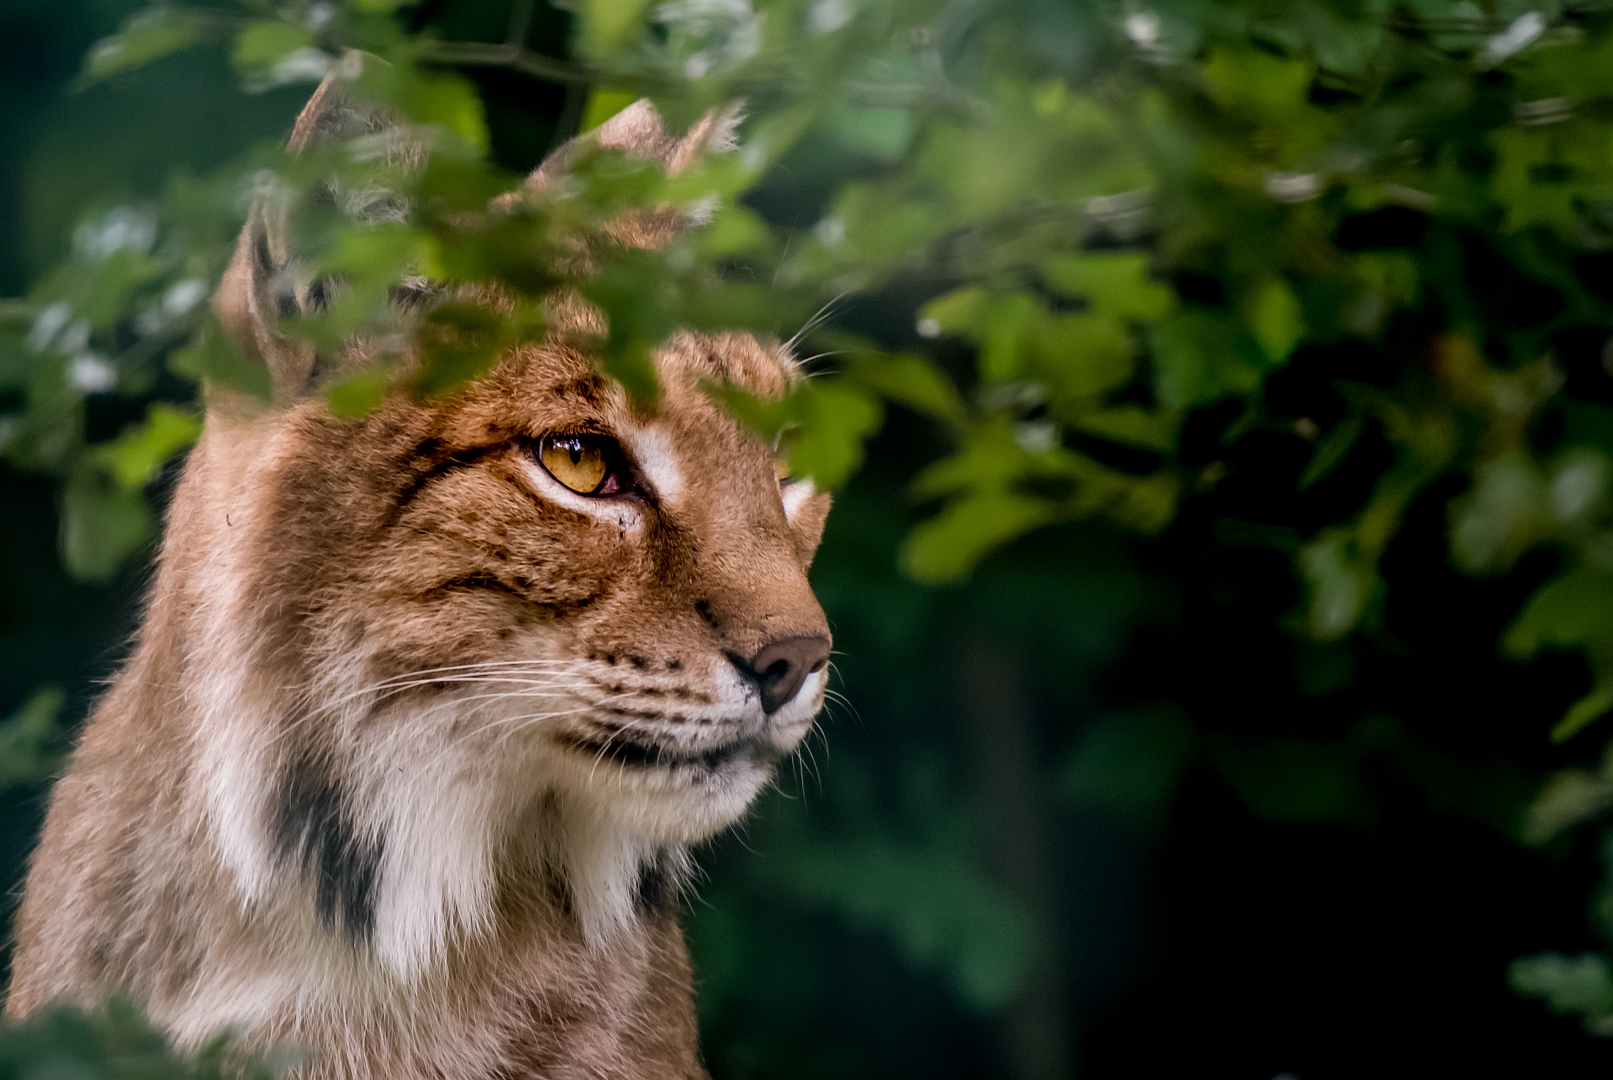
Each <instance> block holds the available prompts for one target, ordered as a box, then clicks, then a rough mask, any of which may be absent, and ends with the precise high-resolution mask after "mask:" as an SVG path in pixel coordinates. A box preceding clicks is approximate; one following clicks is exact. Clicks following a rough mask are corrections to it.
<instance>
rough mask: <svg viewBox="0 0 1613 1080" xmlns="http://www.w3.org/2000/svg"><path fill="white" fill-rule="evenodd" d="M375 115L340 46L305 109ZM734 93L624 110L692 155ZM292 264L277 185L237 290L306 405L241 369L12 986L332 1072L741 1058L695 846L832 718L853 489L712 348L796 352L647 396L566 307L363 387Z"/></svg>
mask: <svg viewBox="0 0 1613 1080" xmlns="http://www.w3.org/2000/svg"><path fill="white" fill-rule="evenodd" d="M373 123H375V119H374V117H373V116H372V115H370V114H368V113H366V112H365V111H364V110H363V109H362V108H360V107H358V106H356V105H354V104H353V103H351V102H350V101H349V100H348V98H347V97H346V95H345V93H344V91H343V89H342V86H341V85H340V84H337V83H335V82H333V81H332V82H327V83H326V84H325V85H323V86H321V88H320V90H319V91H318V93H317V94H316V95H315V97H314V99H313V100H312V101H311V102H310V103H309V105H308V107H307V108H306V109H305V110H304V112H303V115H302V117H301V118H300V119H299V121H298V126H297V131H296V134H295V135H294V136H293V146H294V147H300V146H302V145H304V144H307V143H309V142H311V141H317V140H318V139H320V138H322V137H326V136H328V135H329V133H331V132H340V131H342V130H346V129H350V128H352V127H353V126H355V125H357V126H359V127H362V126H363V125H366V124H373ZM729 126H731V125H730V124H728V123H727V122H726V118H724V117H722V116H711V117H708V118H707V119H706V120H705V121H703V122H702V123H701V124H700V125H698V126H697V127H696V128H695V129H693V130H692V131H691V132H690V133H689V134H688V135H686V136H682V137H676V136H672V135H669V134H668V133H667V132H666V131H665V130H664V129H663V127H662V124H661V122H660V119H659V118H658V117H657V116H656V114H655V113H654V111H653V110H652V109H650V108H649V107H648V105H647V104H643V103H641V104H640V105H638V106H634V107H633V108H632V109H629V110H628V111H627V112H626V113H624V114H622V115H620V116H619V117H618V118H617V119H616V120H614V121H612V122H610V123H609V124H607V125H606V126H605V127H604V128H602V129H600V130H599V131H598V133H597V135H596V136H593V137H595V138H598V139H599V140H600V142H601V143H603V144H604V145H607V146H616V147H620V148H622V149H624V150H626V151H628V152H629V153H632V154H636V155H638V156H640V157H644V158H649V159H652V160H655V161H657V162H659V163H661V164H663V165H664V166H665V167H666V168H668V169H669V170H676V169H679V168H682V167H683V166H684V165H685V164H687V162H688V161H689V160H690V159H691V158H692V157H693V156H694V155H695V154H697V153H699V152H701V151H702V150H704V149H707V148H716V149H721V145H720V144H721V141H722V140H723V139H725V138H726V137H727V134H726V128H727V127H729ZM401 152H403V153H409V152H412V151H410V150H409V149H408V148H405V149H404V150H403V151H401ZM566 153H567V151H562V152H561V153H560V155H559V156H558V159H557V160H552V161H551V162H549V163H546V164H545V166H543V167H542V168H541V169H540V170H539V171H538V173H536V174H534V177H533V179H532V180H531V181H530V183H532V184H539V185H541V184H545V183H549V182H552V178H553V177H554V176H555V175H556V174H557V173H558V172H560V171H562V170H563V169H564V167H565V155H566ZM675 226H676V223H675V222H674V223H671V224H669V223H668V221H667V220H665V219H664V217H656V216H655V215H648V216H645V217H643V218H640V219H633V220H628V221H626V222H624V223H623V225H622V227H621V229H620V232H621V236H620V237H619V239H620V241H621V242H623V243H630V244H639V245H641V246H652V245H654V244H657V243H659V242H662V241H663V240H664V239H665V237H666V236H667V235H670V233H669V230H670V229H672V228H674V227H675ZM292 262H293V260H292V255H291V254H290V253H288V251H287V249H286V240H285V230H284V228H283V223H277V222H275V221H274V220H273V218H272V216H271V215H269V214H267V213H265V212H255V213H254V216H253V219H252V220H251V221H250V222H249V223H248V225H247V227H246V229H245V231H244V232H243V234H242V237H241V240H240V243H239V246H238V248H237V251H236V255H235V259H234V262H233V263H232V264H231V266H230V269H229V271H228V272H227V273H226V275H225V279H224V282H223V285H222V286H221V288H220V291H219V295H218V296H217V298H216V299H215V306H216V308H217V310H218V312H219V314H220V318H221V321H222V322H223V323H224V325H225V326H226V327H228V328H229V330H230V332H231V333H232V334H233V335H234V336H235V337H236V338H237V339H238V341H239V342H240V343H241V344H242V346H243V347H244V349H245V350H246V352H247V353H248V354H249V355H250V356H252V357H254V358H255V359H256V361H257V362H260V363H263V364H264V365H266V366H267V367H268V368H269V370H270V373H271V375H272V378H273V383H274V390H275V397H276V400H277V402H278V404H277V407H275V408H273V409H263V408H259V409H249V408H242V407H238V406H239V403H238V402H235V403H232V400H231V399H230V397H229V395H227V394H217V395H214V396H213V397H212V398H211V399H210V408H209V413H208V418H207V422H206V426H205V432H204V434H203V436H202V439H201V441H200V442H199V444H198V445H197V446H196V448H195V450H194V451H193V452H192V454H191V456H190V458H189V460H188V462H187V464H186V466H185V470H184V475H183V479H182V481H181V482H180V484H179V486H178V489H177V491H176V493H175V495H174V498H173V501H172V504H171V507H170V510H169V513H168V520H167V525H166V533H165V536H164V539H163V543H162V548H161V554H160V559H159V568H158V572H157V575H156V579H155V582H154V585H153V587H152V590H151V594H150V597H149V601H148V607H147V611H146V615H145V619H144V622H143V625H142V627H141V629H140V632H139V634H138V638H137V642H136V647H135V649H134V651H133V653H132V655H131V658H130V659H129V661H128V663H127V664H126V666H125V667H124V669H123V670H122V672H121V673H120V674H119V675H118V677H117V678H116V680H115V682H114V684H113V685H112V688H111V690H110V692H109V693H108V694H107V695H106V697H105V699H104V700H103V701H102V702H101V704H100V705H99V706H98V708H97V709H96V711H95V713H94V715H93V716H92V717H91V718H90V721H89V723H88V726H87V728H86V729H85V731H84V734H83V736H82V739H81V741H80V744H79V746H78V748H77V751H76V753H75V755H74V758H73V762H72V766H71V768H70V770H69V771H68V773H67V775H66V776H65V777H64V778H63V779H62V780H61V781H60V782H59V783H58V785H57V787H56V789H55V791H54V793H53V796H52V801H51V806H50V812H49V816H48V820H47V823H46V827H45V833H44V838H43V840H42V842H41V844H40V846H39V849H38V851H37V853H36V854H35V856H34V858H33V861H32V865H31V869H30V873H29V877H28V881H27V886H26V892H25V895H24V898H23V902H22V906H21V910H20V913H19V916H18V920H17V929H16V936H17V940H16V954H15V962H14V976H13V981H12V985H11V990H10V996H9V1000H8V1003H7V1009H8V1011H9V1012H10V1013H11V1014H13V1015H24V1014H27V1013H29V1012H32V1011H34V1010H37V1009H40V1008H41V1007H44V1006H46V1005H48V1004H50V1003H52V1002H57V1001H65V1002H72V1003H80V1004H92V1003H94V1002H96V1001H99V1000H102V999H104V998H106V997H108V996H109V995H122V996H126V997H129V998H132V999H134V1000H136V1001H138V1002H139V1003H141V1004H142V1005H143V1006H144V1007H145V1008H146V1009H147V1010H148V1011H149V1013H150V1015H151V1016H152V1017H153V1018H154V1020H155V1021H156V1022H157V1023H158V1024H160V1025H161V1026H163V1027H164V1028H166V1029H167V1030H168V1031H169V1032H170V1033H172V1035H173V1036H174V1037H175V1038H176V1039H178V1040H179V1041H180V1042H181V1043H182V1044H188V1045H196V1044H198V1043H200V1042H202V1041H205V1040H206V1039H208V1038H210V1037H212V1036H213V1035H214V1034H216V1033H217V1032H219V1031H221V1030H224V1029H234V1030H235V1031H236V1032H238V1033H240V1034H241V1035H242V1036H243V1037H244V1040H245V1042H246V1043H247V1045H249V1046H252V1047H270V1046H289V1047H297V1048H301V1049H302V1051H303V1052H304V1053H305V1055H306V1056H305V1059H304V1060H305V1064H304V1065H303V1066H301V1071H300V1073H299V1075H303V1076H307V1077H310V1078H314V1077H317V1078H333V1080H334V1078H343V1080H349V1078H350V1080H359V1078H376V1080H380V1078H388V1080H402V1078H409V1077H439V1078H457V1077H467V1078H468V1077H492V1076H508V1077H515V1076H530V1077H572V1076H577V1077H581V1076H589V1077H599V1076H612V1077H652V1076H653V1077H679V1076H683V1077H698V1076H703V1075H704V1072H703V1070H702V1068H701V1065H700V1063H699V1057H698V1052H697V1046H696V1034H695V1023H694V1014H693V1007H692V1001H691V986H690V974H689V968H688V959H687V955H686V953H685V949H684V945H683V939H682V932H681V930H680V927H679V924H678V894H679V889H680V885H681V882H682V880H683V876H684V874H685V872H686V869H687V865H688V856H687V854H686V851H687V847H688V845H690V844H691V843H694V842H696V841H699V840H701V839H702V838H705V837H707V836H710V835H712V834H713V833H714V832H716V831H718V830H721V829H722V828H724V827H725V826H727V825H729V824H730V823H732V822H733V821H735V820H736V819H737V818H738V817H739V816H740V815H741V814H742V813H743V812H744V811H745V809H746V807H747V806H748V804H749V803H750V802H751V800H752V799H753V798H754V796H755V795H756V793H757V792H758V791H759V790H760V789H761V787H762V786H763V785H764V784H766V783H767V782H768V780H769V779H770V777H771V774H772V772H773V770H774V768H775V766H776V764H777V763H778V762H779V760H780V759H781V758H783V757H785V756H787V755H789V754H790V753H791V752H792V751H793V750H794V749H795V747H796V746H797V744H798V743H799V742H800V740H801V739H802V738H803V737H804V735H805V733H806V732H807V731H808V729H809V727H810V726H811V724H812V723H813V719H814V717H815V715H816V713H817V712H818V710H819V708H820V706H821V704H822V701H823V694H824V689H825V680H826V678H827V674H826V662H827V660H828V655H829V634H828V628H827V624H826V622H825V619H824V616H823V612H822V611H821V609H820V608H819V606H818V603H817V601H816V600H815V599H814V597H813V595H812V591H811V588H810V586H809V585H808V583H807V576H806V571H807V567H808V565H809V563H810V562H811V559H812V556H813V553H814V551H815V549H816V547H817V544H818V539H819V536H820V534H821V531H822V527H823V522H824V518H825V515H826V514H827V512H828V499H827V496H826V495H823V494H819V493H817V492H815V491H814V490H813V489H812V486H811V484H810V483H809V482H807V481H795V482H792V481H789V480H784V481H781V480H780V479H779V478H778V476H777V474H776V472H775V464H774V461H773V453H772V450H771V449H770V447H768V446H767V445H765V444H764V443H763V441H762V440H761V439H760V438H759V437H758V436H756V435H755V434H754V433H752V432H750V431H749V430H747V429H744V428H742V427H741V426H739V425H738V424H737V423H736V422H735V421H734V420H732V419H731V418H730V417H729V416H728V415H726V414H725V413H724V412H723V411H722V410H721V409H720V408H719V407H717V406H716V405H714V404H713V403H712V401H711V400H710V399H709V397H708V395H707V394H706V393H705V392H704V391H703V390H702V385H703V384H704V383H706V382H708V381H713V380H716V381H726V382H729V383H732V384H735V385H738V386H740V387H743V388H745V389H746V390H748V391H749V392H751V393H753V394H757V395H761V396H776V395H779V394H783V393H785V392H787V391H788V389H789V387H790V386H791V385H792V384H794V383H795V382H796V380H798V379H799V378H800V376H799V374H798V373H797V371H796V369H795V365H794V363H793V361H792V360H791V359H790V358H789V357H788V356H787V355H785V354H784V352H783V350H782V349H781V348H780V347H778V346H776V345H768V344H764V343H761V342H758V341H757V340H755V339H753V338H751V337H749V336H744V335H738V334H727V335H698V334H694V333H689V332H680V333H678V334H676V335H674V336H673V338H672V339H670V341H669V343H668V344H666V345H665V346H663V347H662V348H661V349H660V351H659V352H658V354H657V355H656V357H655V364H656V368H657V371H658V374H659V378H660V385H661V394H660V397H659V401H658V403H657V405H656V407H655V408H654V409H653V410H649V409H645V408H641V407H638V406H636V405H635V404H634V403H633V402H631V401H630V400H629V399H628V398H627V397H626V396H625V394H624V392H623V391H622V390H621V388H620V387H619V386H617V385H616V384H615V383H613V382H611V381H609V380H607V379H605V378H603V377H601V376H600V375H599V374H598V368H597V365H596V362H595V358H594V357H592V356H590V355H589V354H588V351H587V349H586V348H585V347H584V346H582V345H580V344H578V342H580V341H582V340H584V339H583V338H580V337H576V336H572V337H567V336H565V335H564V334H560V335H557V336H555V337H554V338H553V339H551V340H550V341H549V342H548V343H546V344H541V345H534V346H527V347H521V348H518V349H515V350H513V351H510V352H509V353H507V354H506V355H503V356H501V357H500V358H499V359H498V360H497V362H496V363H495V364H494V366H493V367H492V368H491V369H490V370H489V371H488V372H487V373H486V374H485V375H483V376H481V377H479V378H478V379H476V380H475V381H474V382H472V383H471V384H469V385H468V386H467V387H465V388H464V389H462V390H461V391H459V392H456V393H454V394H452V395H448V396H445V397H442V398H441V399H430V400H426V401H424V402H422V401H417V400H414V399H412V398H410V397H409V396H407V395H406V394H402V393H398V394H390V395H389V396H388V397H387V398H386V400H385V402H384V404H383V405H382V406H381V407H380V408H379V409H377V410H376V411H374V412H372V413H370V414H369V415H367V416H365V417H363V418H361V419H358V420H349V419H340V418H337V417H334V416H332V415H331V413H330V412H329V410H328V407H327V406H326V404H325V399H324V397H323V395H322V394H321V393H320V392H319V388H320V385H321V383H320V380H321V378H323V377H325V375H324V374H322V373H323V372H325V368H326V367H327V365H328V364H329V362H330V360H329V358H324V357H319V356H316V355H314V354H313V352H312V351H311V349H310V348H305V347H303V346H301V345H297V344H295V343H292V342H290V341H289V340H288V339H286V338H284V337H282V336H281V335H280V334H278V333H277V332H276V320H277V318H280V317H282V315H283V314H286V313H289V312H290V311H291V310H294V309H298V308H301V309H304V310H306V309H307V308H308V307H309V306H310V305H313V304H317V303H318V301H319V297H318V295H317V294H318V291H319V290H318V289H317V287H316V286H317V283H313V284H309V283H307V282H301V281H300V280H299V279H298V277H297V275H296V274H293V273H289V272H288V267H290V266H291V265H292ZM561 306H562V307H565V305H561ZM572 308H573V310H572V311H571V313H570V315H569V316H568V317H570V318H571V319H572V320H573V321H581V322H587V320H588V319H590V318H595V319H597V316H594V315H591V313H590V312H588V311H587V310H586V309H585V308H584V307H583V306H582V305H581V303H580V301H578V302H573V303H572ZM562 314H564V312H562ZM562 321H563V320H562ZM354 347H355V348H357V347H360V346H354ZM340 362H341V358H339V357H338V358H337V363H340Z"/></svg>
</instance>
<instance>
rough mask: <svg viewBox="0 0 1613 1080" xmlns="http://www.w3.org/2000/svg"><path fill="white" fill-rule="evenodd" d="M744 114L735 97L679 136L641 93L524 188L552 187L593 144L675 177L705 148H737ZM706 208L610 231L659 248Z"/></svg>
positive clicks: (663, 213)
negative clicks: (738, 132) (637, 160)
mask: <svg viewBox="0 0 1613 1080" xmlns="http://www.w3.org/2000/svg"><path fill="white" fill-rule="evenodd" d="M743 119H744V107H743V105H742V104H741V103H740V102H734V103H733V104H731V105H728V106H727V107H726V108H722V109H712V110H710V111H709V112H707V113H706V115H704V116H702V117H701V118H700V120H699V121H698V122H696V123H695V125H694V126H693V127H691V128H690V129H689V130H688V131H687V132H685V133H684V134H683V135H674V134H672V133H670V132H668V131H667V129H666V124H665V123H664V122H663V121H662V119H661V114H660V113H658V112H656V111H655V106H654V105H652V104H650V102H649V100H648V99H647V98H640V99H639V100H638V101H635V102H634V103H633V104H631V105H629V106H628V107H627V108H625V109H623V110H622V111H621V112H619V113H617V114H616V115H615V116H613V117H611V118H610V119H609V120H607V121H605V122H604V123H603V124H601V125H600V126H599V127H597V128H595V129H594V130H593V131H589V132H586V133H584V134H582V135H579V136H577V137H576V138H574V139H571V140H570V141H568V142H567V143H566V144H565V145H564V146H562V147H560V148H559V149H558V150H556V151H555V152H554V153H552V154H550V155H549V156H548V157H547V158H545V159H544V162H543V164H541V165H539V166H538V167H537V168H536V169H534V170H533V172H532V175H531V176H529V177H527V181H526V184H525V185H524V186H523V190H526V191H532V190H542V189H543V188H546V187H548V186H549V185H550V184H551V183H553V182H554V181H555V179H556V178H558V177H560V176H563V175H565V173H566V172H567V171H568V170H569V169H570V168H571V163H572V162H573V161H574V160H576V158H577V155H578V154H579V153H581V152H582V151H584V150H586V149H588V148H589V147H593V146H600V147H604V148H605V149H607V150H621V151H623V152H625V153H626V154H627V155H628V156H630V157H635V158H638V159H639V160H641V161H650V162H654V163H656V164H657V165H660V166H661V167H662V168H663V169H665V170H666V172H667V174H668V175H669V176H676V175H678V174H679V173H681V172H682V171H683V170H685V169H687V168H688V167H689V166H690V165H691V164H693V163H694V161H695V159H696V158H697V157H699V156H700V155H701V154H703V153H715V154H721V153H727V152H728V151H730V150H732V149H734V147H735V145H736V139H735V133H736V131H737V130H738V128H739V123H740V121H741V120H743ZM520 197H521V192H511V193H510V194H509V195H507V196H504V197H503V199H502V200H501V201H502V205H503V206H504V207H509V206H511V205H512V204H513V203H514V202H515V201H516V200H518V199H519V198H520ZM702 213H703V211H702V209H701V208H700V207H683V208H681V209H666V210H643V211H639V212H636V213H632V214H627V215H624V216H623V217H622V218H621V219H619V220H618V221H616V222H614V223H613V225H614V227H613V228H611V229H610V230H609V231H610V232H611V233H612V234H613V238H614V239H615V240H616V241H617V242H619V243H622V244H625V245H627V246H629V247H641V248H657V247H662V246H664V245H665V244H666V243H667V242H668V241H669V240H671V239H672V238H673V237H674V236H675V235H677V233H678V232H679V231H680V230H681V229H682V228H683V227H684V226H686V225H693V224H702V223H703V222H702Z"/></svg>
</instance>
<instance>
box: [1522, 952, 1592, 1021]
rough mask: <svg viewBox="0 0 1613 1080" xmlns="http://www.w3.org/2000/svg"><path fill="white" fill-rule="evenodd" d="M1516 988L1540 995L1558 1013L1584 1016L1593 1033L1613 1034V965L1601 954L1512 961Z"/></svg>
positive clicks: (1543, 955) (1535, 995) (1540, 956)
mask: <svg viewBox="0 0 1613 1080" xmlns="http://www.w3.org/2000/svg"><path fill="white" fill-rule="evenodd" d="M1508 979H1509V981H1510V982H1511V983H1512V989H1513V990H1514V991H1515V992H1517V993H1519V994H1522V995H1523V996H1524V997H1532V998H1540V999H1542V1000H1544V1001H1545V1002H1546V1007H1547V1008H1549V1009H1551V1011H1552V1012H1555V1013H1564V1014H1568V1015H1577V1016H1581V1017H1583V1018H1584V1022H1585V1030H1586V1031H1587V1032H1589V1033H1590V1034H1592V1035H1601V1036H1610V1035H1613V965H1610V964H1609V963H1608V958H1607V957H1606V956H1604V955H1602V954H1601V953H1590V952H1587V953H1581V954H1580V955H1578V956H1564V955H1563V954H1562V953H1555V952H1551V953H1541V954H1540V955H1538V956H1527V957H1524V958H1522V959H1520V960H1515V961H1513V963H1512V968H1511V970H1510V971H1509V972H1508Z"/></svg>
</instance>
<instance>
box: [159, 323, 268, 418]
mask: <svg viewBox="0 0 1613 1080" xmlns="http://www.w3.org/2000/svg"><path fill="white" fill-rule="evenodd" d="M168 369H169V370H170V371H172V372H173V373H174V374H175V375H178V376H180V377H182V378H186V379H191V380H194V381H196V382H209V383H218V384H220V385H222V386H226V387H229V388H230V389H232V390H238V391H241V392H242V393H245V394H249V395H251V396H253V397H257V398H260V399H262V400H265V401H266V400H268V398H269V392H270V386H269V370H268V368H266V367H264V366H263V365H262V364H260V363H257V362H255V361H253V360H252V359H251V358H249V357H247V356H245V355H243V354H242V352H241V350H240V349H239V348H237V347H236V345H235V343H234V342H233V341H231V340H230V338H229V337H228V335H226V334H225V333H224V332H223V330H222V328H221V327H219V326H218V324H217V323H216V322H213V321H211V320H209V322H208V323H207V324H205V325H204V326H203V327H202V329H201V330H199V331H198V332H197V334H196V336H195V337H194V338H192V339H191V343H190V344H189V345H187V346H185V347H184V348H182V349H176V350H175V351H174V352H173V353H172V354H170V355H169V357H168Z"/></svg>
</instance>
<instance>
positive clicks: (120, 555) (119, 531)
mask: <svg viewBox="0 0 1613 1080" xmlns="http://www.w3.org/2000/svg"><path fill="white" fill-rule="evenodd" d="M154 525H155V519H154V518H153V516H152V513H151V509H150V507H148V506H147V505H146V500H145V497H144V495H142V494H141V492H140V491H139V490H130V489H129V488H126V487H122V486H118V485H114V484H112V483H111V482H110V481H109V480H107V479H104V478H103V477H101V476H100V475H99V471H98V470H91V469H79V470H78V471H76V472H75V473H74V474H73V476H72V478H71V479H69V480H68V482H67V486H66V488H65V489H64V490H63V492H62V522H61V546H62V561H63V562H64V563H66V565H67V569H68V571H69V572H70V573H71V574H72V575H73V576H74V577H78V578H82V579H83V580H85V581H106V580H109V579H110V578H111V577H112V576H113V575H114V574H116V573H117V572H118V570H119V569H120V568H121V567H122V566H123V564H124V563H125V562H127V561H128V559H129V557H130V556H132V555H133V554H134V553H135V552H137V551H138V550H140V549H141V548H142V547H144V546H145V544H146V542H147V541H148V540H149V539H150V538H151V535H152V532H153V529H154Z"/></svg>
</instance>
